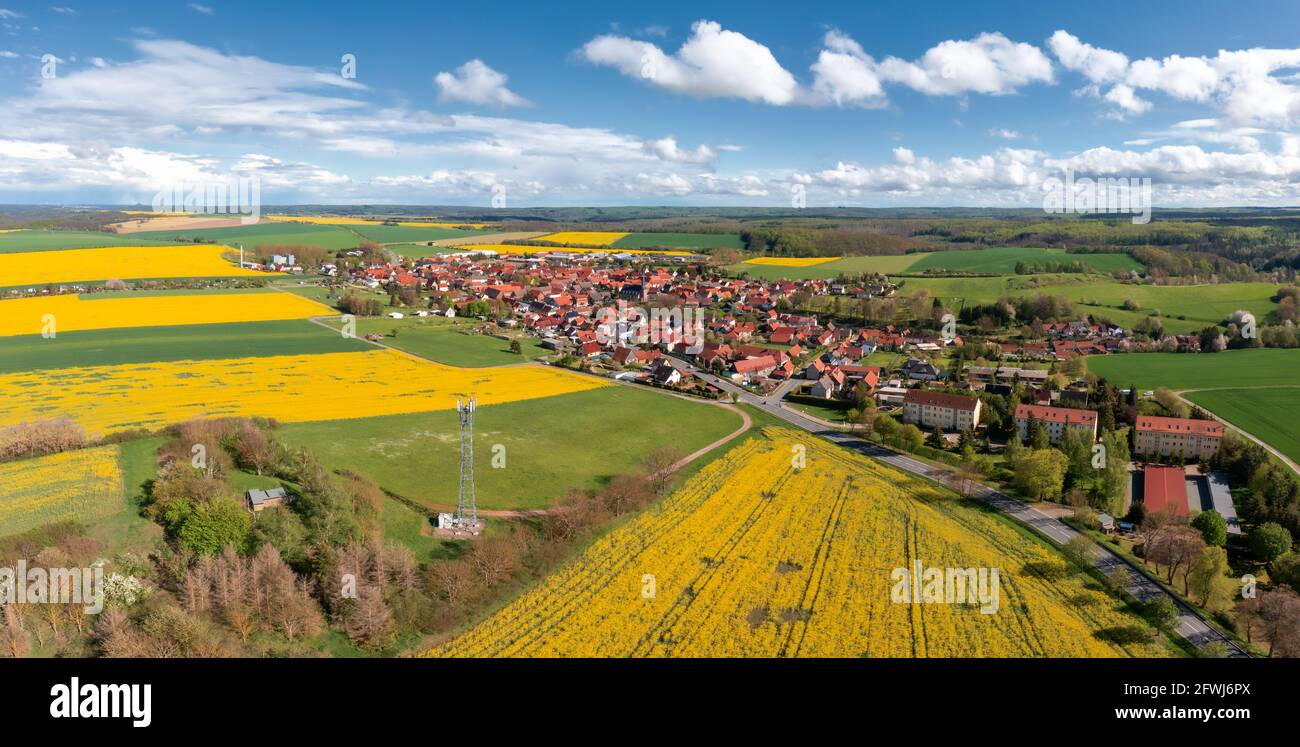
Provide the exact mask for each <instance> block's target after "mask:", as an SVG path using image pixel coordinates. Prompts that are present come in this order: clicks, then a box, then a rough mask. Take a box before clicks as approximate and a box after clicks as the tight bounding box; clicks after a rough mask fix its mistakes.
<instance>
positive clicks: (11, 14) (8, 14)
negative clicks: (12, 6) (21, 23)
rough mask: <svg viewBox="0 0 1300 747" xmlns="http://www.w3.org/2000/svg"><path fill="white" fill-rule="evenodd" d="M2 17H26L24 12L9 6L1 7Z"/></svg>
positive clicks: (0, 13) (0, 14)
mask: <svg viewBox="0 0 1300 747" xmlns="http://www.w3.org/2000/svg"><path fill="white" fill-rule="evenodd" d="M0 18H25V16H24V15H23V14H22V13H19V12H18V11H16V10H9V9H8V8H0Z"/></svg>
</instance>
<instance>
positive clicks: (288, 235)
mask: <svg viewBox="0 0 1300 747" xmlns="http://www.w3.org/2000/svg"><path fill="white" fill-rule="evenodd" d="M3 235H4V234H0V236H3ZM131 236H133V237H136V238H142V239H155V240H158V241H164V242H174V241H182V240H183V241H193V240H194V239H196V238H202V239H205V240H207V241H214V242H217V243H221V244H225V245H227V246H239V245H240V244H243V245H244V248H245V249H256V248H257V247H259V246H264V245H268V244H304V245H309V246H319V247H321V248H323V249H352V248H354V247H356V246H357V245H358V244H360V243H361V238H360V237H359V236H357V235H356V234H354V233H352V232H351V231H349V230H347V229H345V228H343V227H341V226H325V225H316V224H307V223H281V222H277V221H263V222H261V223H256V224H254V225H251V226H231V227H229V228H201V229H186V230H174V231H141V232H139V233H134V234H131Z"/></svg>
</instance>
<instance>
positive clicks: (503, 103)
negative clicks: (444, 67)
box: [433, 60, 532, 107]
mask: <svg viewBox="0 0 1300 747" xmlns="http://www.w3.org/2000/svg"><path fill="white" fill-rule="evenodd" d="M433 80H434V83H436V84H437V85H438V89H439V94H438V100H439V101H443V102H457V103H464V104H475V105H477V106H496V107H507V106H532V102H531V101H529V100H528V99H526V98H524V97H523V96H520V95H518V94H516V93H515V92H514V91H511V90H510V89H509V88H506V76H505V75H503V74H501V73H499V72H497V71H496V70H493V69H492V68H490V67H488V66H487V65H486V64H485V63H484V62H483V61H482V60H470V61H469V62H466V63H465V64H464V65H461V66H460V67H458V68H456V71H455V72H454V73H448V72H441V73H438V74H437V75H436V76H434V79H433Z"/></svg>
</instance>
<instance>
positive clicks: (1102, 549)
mask: <svg viewBox="0 0 1300 747" xmlns="http://www.w3.org/2000/svg"><path fill="white" fill-rule="evenodd" d="M692 372H693V373H695V375H696V376H699V377H700V378H702V379H704V380H705V381H707V382H709V383H710V384H713V385H714V386H716V387H718V388H720V389H722V390H723V391H725V392H728V393H734V394H737V395H738V396H739V398H740V401H741V402H744V403H746V404H748V405H752V406H753V407H756V408H758V409H759V410H762V411H763V412H766V413H768V414H769V415H772V416H774V417H777V418H780V419H781V420H784V421H785V422H787V423H789V424H790V425H793V426H795V427H797V428H801V429H803V430H805V431H808V432H810V433H812V434H814V435H817V436H820V437H822V438H825V439H826V440H828V441H832V442H834V443H836V444H839V445H840V446H843V447H845V448H848V449H853V450H855V451H858V452H860V453H862V454H865V455H866V456H869V457H871V458H872V459H877V460H879V461H882V462H885V463H886V464H889V465H890V466H893V467H896V468H898V469H901V470H904V471H906V472H911V473H912V474H915V475H920V476H922V477H926V478H929V479H931V480H934V481H936V482H940V483H943V484H945V485H948V486H950V487H951V486H952V485H953V484H954V483H955V482H956V477H955V475H954V473H953V472H952V471H951V470H947V469H943V468H940V467H936V466H934V465H931V464H927V463H925V462H922V461H920V460H918V459H914V458H912V457H909V456H907V455H905V454H900V453H898V452H895V451H891V450H889V449H886V448H885V447H883V446H877V445H875V444H872V443H869V442H867V441H863V440H862V439H859V438H856V437H854V436H851V435H849V434H847V433H844V432H842V431H837V430H833V429H830V428H827V427H826V426H825V425H823V424H821V423H819V422H817V421H815V420H812V419H811V418H807V417H804V416H803V415H801V414H800V413H799V412H797V411H794V410H790V409H788V408H785V407H782V406H781V400H780V397H779V396H778V395H779V394H781V390H780V389H778V390H777V391H776V392H774V393H773V394H772V395H771V396H769V397H760V396H758V395H756V394H752V393H750V392H749V391H747V390H745V389H743V388H741V387H738V386H736V385H735V384H733V383H731V382H730V381H726V380H724V379H720V378H718V377H717V376H714V375H712V374H709V373H706V372H705V371H703V370H701V369H692ZM787 389H788V387H787ZM971 492H972V496H973V497H976V498H979V499H981V500H983V501H984V502H985V503H987V504H989V505H990V506H992V507H993V508H996V509H997V510H999V511H1001V512H1002V513H1004V514H1006V515H1008V516H1010V517H1012V518H1013V519H1016V520H1017V521H1020V522H1021V523H1023V524H1026V525H1028V526H1030V527H1033V528H1034V529H1036V530H1038V532H1040V533H1041V534H1043V535H1044V536H1046V537H1048V538H1049V539H1051V541H1053V542H1055V543H1056V544H1058V545H1064V544H1065V543H1066V542H1069V541H1070V540H1071V539H1073V538H1075V537H1078V536H1080V533H1079V532H1078V531H1076V530H1075V529H1074V528H1073V527H1071V526H1069V525H1068V524H1066V523H1064V522H1062V521H1061V520H1059V519H1055V518H1053V517H1051V516H1048V515H1047V514H1045V513H1043V512H1042V511H1039V510H1038V509H1036V508H1034V507H1033V506H1030V505H1029V504H1027V503H1025V502H1024V501H1021V500H1018V499H1016V498H1013V497H1011V496H1009V495H1007V494H1006V493H1003V492H1001V491H998V490H994V489H993V488H990V487H988V486H987V485H983V484H979V485H976V486H975V487H974V488H973V489H972V491H971ZM1093 544H1094V547H1096V548H1097V552H1096V553H1095V554H1094V556H1093V560H1092V564H1093V566H1094V567H1095V568H1097V569H1098V570H1100V571H1101V572H1102V573H1103V574H1106V575H1110V573H1111V572H1113V571H1114V570H1115V569H1117V568H1128V569H1129V579H1130V580H1129V584H1128V586H1127V590H1128V592H1129V594H1132V595H1133V597H1134V598H1136V599H1138V600H1140V601H1143V602H1146V601H1148V600H1151V599H1154V598H1156V597H1158V596H1159V595H1162V594H1163V595H1166V596H1168V597H1169V599H1170V601H1172V602H1173V603H1174V605H1175V607H1177V609H1178V624H1177V625H1176V626H1175V627H1174V630H1176V631H1177V632H1178V634H1179V635H1181V636H1182V637H1183V638H1185V639H1187V640H1188V641H1189V642H1191V643H1192V644H1193V645H1194V646H1196V647H1197V648H1200V647H1201V646H1204V645H1206V644H1208V643H1212V642H1215V641H1218V642H1220V643H1222V644H1223V645H1224V646H1226V647H1227V649H1228V653H1229V655H1230V656H1233V657H1246V656H1249V653H1247V652H1246V651H1244V650H1242V648H1241V647H1240V646H1238V645H1237V644H1236V643H1234V642H1233V641H1231V640H1229V639H1228V638H1227V637H1225V636H1224V635H1223V634H1221V633H1219V631H1217V630H1215V629H1214V628H1212V627H1210V626H1209V625H1208V624H1207V623H1206V622H1205V621H1204V620H1203V619H1201V618H1200V616H1198V615H1197V614H1196V613H1195V612H1193V611H1192V610H1191V608H1189V607H1188V606H1187V605H1185V604H1183V603H1182V602H1180V601H1179V600H1178V599H1177V598H1175V597H1174V596H1173V595H1171V594H1169V593H1168V592H1166V591H1165V590H1164V589H1162V588H1160V586H1159V585H1157V584H1156V583H1155V582H1154V581H1152V580H1150V579H1149V578H1147V577H1146V576H1144V575H1142V573H1141V572H1140V571H1138V570H1137V569H1136V568H1133V567H1132V566H1131V564H1130V563H1129V562H1128V561H1126V560H1124V559H1123V558H1122V557H1120V556H1119V555H1117V554H1115V553H1114V552H1112V551H1111V550H1110V548H1108V547H1106V546H1105V545H1101V544H1097V543H1093Z"/></svg>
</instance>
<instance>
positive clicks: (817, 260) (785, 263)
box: [745, 257, 840, 267]
mask: <svg viewBox="0 0 1300 747" xmlns="http://www.w3.org/2000/svg"><path fill="white" fill-rule="evenodd" d="M837 259H840V258H839V257H755V258H754V259H747V260H745V264H747V265H772V266H775V267H812V266H814V265H824V264H826V263H827V262H834V261H835V260H837Z"/></svg>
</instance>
